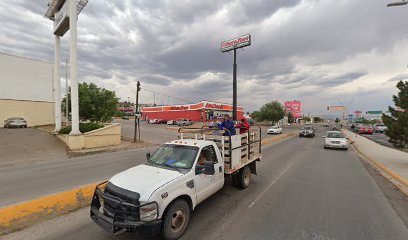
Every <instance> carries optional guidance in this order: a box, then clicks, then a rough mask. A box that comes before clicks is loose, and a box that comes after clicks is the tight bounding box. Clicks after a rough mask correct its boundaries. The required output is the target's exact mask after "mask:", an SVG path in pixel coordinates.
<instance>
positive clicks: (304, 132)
mask: <svg viewBox="0 0 408 240" xmlns="http://www.w3.org/2000/svg"><path fill="white" fill-rule="evenodd" d="M314 136H315V130H314V129H313V127H312V126H303V127H302V129H300V132H299V137H314Z"/></svg>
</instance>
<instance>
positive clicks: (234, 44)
mask: <svg viewBox="0 0 408 240" xmlns="http://www.w3.org/2000/svg"><path fill="white" fill-rule="evenodd" d="M250 45H251V35H250V34H247V35H244V36H241V37H238V38H234V39H231V40H227V41H224V42H222V43H221V52H228V51H231V50H234V49H237V48H242V47H246V46H250Z"/></svg>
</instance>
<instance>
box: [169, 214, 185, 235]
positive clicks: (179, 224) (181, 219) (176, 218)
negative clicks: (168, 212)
mask: <svg viewBox="0 0 408 240" xmlns="http://www.w3.org/2000/svg"><path fill="white" fill-rule="evenodd" d="M185 222H186V213H185V212H184V211H183V210H182V209H179V210H177V211H175V212H174V213H173V216H172V219H171V229H172V230H173V231H174V232H178V231H180V230H181V229H182V228H183V226H184V223H185Z"/></svg>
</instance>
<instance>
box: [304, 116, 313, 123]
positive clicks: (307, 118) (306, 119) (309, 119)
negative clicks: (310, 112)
mask: <svg viewBox="0 0 408 240" xmlns="http://www.w3.org/2000/svg"><path fill="white" fill-rule="evenodd" d="M302 118H303V120H304V121H305V122H310V121H311V120H312V119H311V118H310V117H306V116H303V117H302Z"/></svg>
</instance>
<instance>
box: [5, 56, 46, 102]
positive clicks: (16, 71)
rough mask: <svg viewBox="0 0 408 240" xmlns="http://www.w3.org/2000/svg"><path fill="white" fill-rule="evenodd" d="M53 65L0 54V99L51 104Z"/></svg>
mask: <svg viewBox="0 0 408 240" xmlns="http://www.w3.org/2000/svg"><path fill="white" fill-rule="evenodd" d="M52 74H53V64H51V63H48V62H44V61H40V60H33V59H28V58H24V57H18V56H13V55H9V54H4V53H0V99H14V100H29V101H41V102H53V80H52V79H53V76H52Z"/></svg>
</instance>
